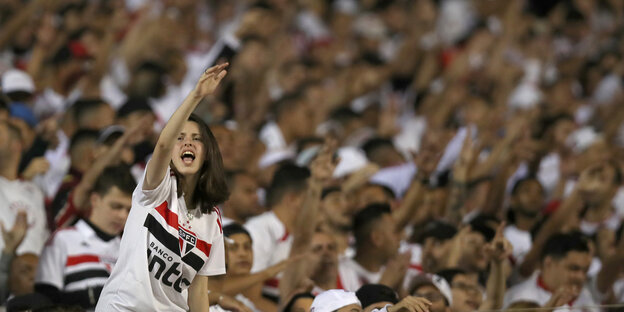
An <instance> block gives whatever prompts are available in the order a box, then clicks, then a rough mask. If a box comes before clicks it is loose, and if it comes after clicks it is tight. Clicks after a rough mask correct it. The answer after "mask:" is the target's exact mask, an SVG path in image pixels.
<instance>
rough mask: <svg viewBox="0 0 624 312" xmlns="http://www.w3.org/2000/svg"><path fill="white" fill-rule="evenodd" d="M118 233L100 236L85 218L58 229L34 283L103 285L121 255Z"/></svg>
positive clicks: (65, 286) (74, 286)
mask: <svg viewBox="0 0 624 312" xmlns="http://www.w3.org/2000/svg"><path fill="white" fill-rule="evenodd" d="M120 241H121V239H120V238H119V236H117V237H115V238H112V239H110V240H108V241H105V240H103V239H102V238H100V237H99V236H98V235H97V233H96V232H95V230H94V229H93V228H92V227H91V226H90V225H89V224H88V223H87V222H85V221H84V220H80V221H78V222H77V223H76V225H75V226H73V227H69V228H65V229H61V230H58V231H57V232H56V233H55V234H54V236H53V237H52V239H50V241H49V242H48V244H47V245H46V246H45V248H44V249H43V252H42V253H41V257H40V258H39V267H38V269H37V275H36V277H35V283H37V284H47V285H51V286H54V287H56V288H57V289H59V290H61V291H67V292H69V291H77V290H84V289H87V288H89V287H97V286H104V284H105V283H106V280H107V279H108V277H109V276H110V272H111V271H112V269H113V267H114V265H115V262H117V256H118V255H119V243H120Z"/></svg>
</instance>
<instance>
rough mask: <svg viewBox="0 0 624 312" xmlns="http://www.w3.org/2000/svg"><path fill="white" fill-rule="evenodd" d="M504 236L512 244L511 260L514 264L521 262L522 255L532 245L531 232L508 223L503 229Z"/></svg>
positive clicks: (527, 251) (525, 253) (524, 254)
mask: <svg viewBox="0 0 624 312" xmlns="http://www.w3.org/2000/svg"><path fill="white" fill-rule="evenodd" d="M503 234H504V235H505V238H506V239H507V240H509V242H510V243H511V245H512V246H513V253H512V262H513V264H514V265H517V264H520V263H522V261H523V260H524V257H525V256H526V255H527V253H529V251H530V250H531V246H533V239H532V238H531V233H530V232H528V231H523V230H521V229H519V228H517V227H516V226H515V225H508V226H507V227H505V230H504V231H503Z"/></svg>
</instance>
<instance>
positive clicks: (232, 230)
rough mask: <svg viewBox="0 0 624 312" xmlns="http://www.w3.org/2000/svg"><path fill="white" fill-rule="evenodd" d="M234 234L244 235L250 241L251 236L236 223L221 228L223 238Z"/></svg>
mask: <svg viewBox="0 0 624 312" xmlns="http://www.w3.org/2000/svg"><path fill="white" fill-rule="evenodd" d="M235 234H245V235H247V236H248V237H249V240H251V235H250V234H249V232H248V231H247V229H245V228H244V227H243V226H242V225H240V224H238V223H230V224H228V225H226V226H224V227H223V236H225V237H230V236H232V235H235Z"/></svg>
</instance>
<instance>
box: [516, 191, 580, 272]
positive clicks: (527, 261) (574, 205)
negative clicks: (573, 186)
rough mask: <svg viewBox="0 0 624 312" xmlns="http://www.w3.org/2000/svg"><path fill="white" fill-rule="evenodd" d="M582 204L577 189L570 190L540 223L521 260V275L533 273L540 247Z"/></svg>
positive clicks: (542, 246) (576, 212)
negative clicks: (566, 196) (551, 214)
mask: <svg viewBox="0 0 624 312" xmlns="http://www.w3.org/2000/svg"><path fill="white" fill-rule="evenodd" d="M582 205H583V204H582V200H581V197H580V195H579V193H578V188H577V190H575V191H574V192H572V194H570V196H568V198H566V199H565V200H564V201H563V203H562V204H561V207H559V208H558V209H557V211H556V212H555V213H554V214H553V216H552V217H550V219H548V221H546V222H545V223H544V225H542V227H541V229H540V230H539V232H538V233H537V235H536V237H535V239H534V240H533V246H531V250H530V251H529V252H528V253H527V255H526V256H525V257H524V261H522V264H521V265H520V269H519V272H520V274H521V275H522V276H525V277H526V276H529V275H531V274H532V273H533V271H535V268H536V267H537V266H538V263H539V258H540V255H541V252H542V249H543V248H544V245H545V244H546V241H547V240H548V238H550V236H552V235H553V234H555V233H557V232H558V231H559V229H560V228H561V227H562V226H563V225H564V224H565V222H566V220H567V219H568V218H569V217H570V216H572V215H574V214H578V211H579V209H580V208H581V207H582Z"/></svg>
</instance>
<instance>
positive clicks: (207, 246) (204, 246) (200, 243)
mask: <svg viewBox="0 0 624 312" xmlns="http://www.w3.org/2000/svg"><path fill="white" fill-rule="evenodd" d="M195 247H197V249H199V250H201V252H203V253H204V254H205V255H206V257H210V248H212V245H211V244H208V243H206V242H205V241H203V240H201V239H199V238H198V239H197V243H195Z"/></svg>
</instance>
